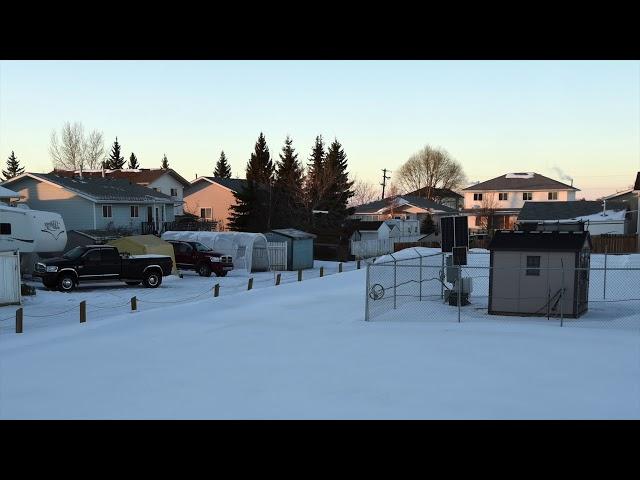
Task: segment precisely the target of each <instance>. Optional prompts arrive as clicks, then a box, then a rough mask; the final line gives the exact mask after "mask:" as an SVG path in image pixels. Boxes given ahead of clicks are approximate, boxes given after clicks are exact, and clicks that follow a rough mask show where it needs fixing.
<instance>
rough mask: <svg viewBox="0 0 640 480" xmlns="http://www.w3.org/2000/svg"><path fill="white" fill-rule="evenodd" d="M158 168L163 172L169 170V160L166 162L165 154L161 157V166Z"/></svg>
mask: <svg viewBox="0 0 640 480" xmlns="http://www.w3.org/2000/svg"><path fill="white" fill-rule="evenodd" d="M160 168H162V169H163V170H167V169H168V168H169V160H167V154H166V153H165V154H164V157H162V164H161V165H160Z"/></svg>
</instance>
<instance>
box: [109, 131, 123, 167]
mask: <svg viewBox="0 0 640 480" xmlns="http://www.w3.org/2000/svg"><path fill="white" fill-rule="evenodd" d="M124 164H125V160H124V157H123V156H121V155H120V144H119V143H118V137H116V141H115V142H113V146H112V147H111V153H110V154H109V158H107V161H106V162H105V168H108V169H110V170H118V169H121V168H122V167H124Z"/></svg>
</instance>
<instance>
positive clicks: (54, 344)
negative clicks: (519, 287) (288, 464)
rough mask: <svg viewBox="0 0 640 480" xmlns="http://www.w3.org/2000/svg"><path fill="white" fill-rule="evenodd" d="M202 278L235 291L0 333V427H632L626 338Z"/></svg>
mask: <svg viewBox="0 0 640 480" xmlns="http://www.w3.org/2000/svg"><path fill="white" fill-rule="evenodd" d="M293 275H295V273H293ZM196 280H198V283H201V282H200V281H201V280H204V279H200V278H199V277H194V279H193V281H194V282H195V281H196ZM218 280H223V281H224V280H229V281H238V282H240V283H239V285H238V286H237V288H238V290H237V293H235V294H227V295H224V296H221V297H220V298H216V299H214V298H212V297H211V296H210V295H206V296H203V297H202V299H194V300H193V301H191V302H188V303H182V304H178V305H168V304H167V305H162V306H161V307H160V308H156V309H150V308H149V309H147V308H145V306H144V300H143V302H142V303H141V310H140V311H139V312H136V313H131V312H129V311H128V309H125V308H115V307H114V309H113V311H112V312H111V315H110V316H108V317H106V316H105V317H102V318H100V319H98V320H95V319H94V318H93V317H91V315H89V321H88V322H87V323H86V324H82V325H80V324H78V323H77V321H74V322H72V323H65V322H63V323H60V324H57V325H56V326H55V328H54V327H51V328H44V327H43V328H37V327H36V326H33V328H31V329H28V324H26V325H25V333H24V334H22V335H17V334H10V335H9V334H3V335H0V418H3V419H9V418H101V419H105V418H171V419H173V418H180V419H182V418H242V419H244V418H254V419H263V418H265V419H266V418H313V419H324V418H372V419H380V418H407V419H411V418H457V419H468V418H480V419H496V418H497V419H506V418H534V419H535V418H561V419H562V418H572V419H575V418H603V419H611V418H618V419H620V418H635V419H637V418H640V335H638V333H637V332H630V331H628V330H624V329H601V328H583V329H570V328H557V327H555V326H550V325H540V324H537V323H535V322H533V323H532V322H522V323H520V322H510V323H501V322H496V321H491V318H488V317H489V316H488V315H481V314H478V315H477V318H476V321H467V322H463V323H457V322H456V320H455V316H454V315H452V307H449V306H448V305H443V304H438V308H439V309H440V310H439V311H438V314H437V315H433V316H432V317H430V318H428V319H424V318H415V319H411V318H408V319H407V320H405V321H403V320H400V321H393V322H387V321H374V322H364V321H363V312H364V298H365V296H364V284H365V270H364V269H363V270H359V271H353V270H352V271H348V272H346V273H342V274H338V275H330V276H327V277H325V278H314V279H310V280H307V281H304V282H301V283H298V282H296V281H295V278H294V279H293V280H294V281H292V282H289V283H285V284H284V285H281V286H278V287H274V288H255V289H254V290H252V291H250V292H246V291H241V290H243V289H242V288H241V287H242V285H243V284H244V285H246V284H245V283H244V282H245V281H246V277H243V278H240V277H238V278H234V277H229V278H228V279H213V278H212V279H207V280H206V281H208V282H210V283H211V284H213V283H215V282H216V281H218ZM175 281H176V282H178V281H179V280H178V279H176V280H175ZM183 281H185V279H183ZM186 281H190V280H186ZM171 283H172V282H171V281H170V282H167V283H166V284H165V285H166V287H167V288H166V289H162V288H161V289H157V290H151V291H152V292H160V294H162V292H164V294H163V295H164V299H168V292H170V291H171V290H169V287H170V286H171ZM220 283H221V285H224V284H223V282H220ZM258 283H259V282H258ZM265 283H266V281H265ZM185 285H186V283H185ZM229 289H231V285H229ZM125 290H126V294H125V293H124V292H123V291H122V290H121V289H120V290H117V292H119V293H117V295H119V294H121V295H122V296H123V297H124V298H125V299H126V298H127V297H128V296H129V289H125ZM132 290H135V289H132ZM107 291H108V289H105V292H107ZM146 292H147V291H143V292H141V293H146ZM41 293H42V292H38V295H40V294H41ZM111 293H113V294H116V290H115V289H114V290H113V291H111ZM185 293H186V292H185ZM60 295H62V294H60ZM72 295H75V294H72ZM163 295H161V296H160V297H155V298H156V300H158V301H160V299H162V298H163ZM44 296H45V295H42V297H44ZM42 297H41V298H42ZM36 298H37V297H36ZM142 298H143V299H144V297H142ZM76 300H77V299H76ZM119 301H120V299H119V298H115V297H114V300H113V303H114V304H117V303H118V302H119ZM105 303H106V302H105ZM32 307H33V308H35V306H32ZM105 308H106V307H105ZM51 309H52V310H53V306H52V307H51ZM25 311H26V309H25ZM636 315H637V316H639V317H640V311H639V312H637V313H636ZM76 320H77V318H76Z"/></svg>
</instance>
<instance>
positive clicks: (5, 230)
mask: <svg viewBox="0 0 640 480" xmlns="http://www.w3.org/2000/svg"><path fill="white" fill-rule="evenodd" d="M0 235H11V224H10V223H0Z"/></svg>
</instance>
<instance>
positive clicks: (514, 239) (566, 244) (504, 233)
mask: <svg viewBox="0 0 640 480" xmlns="http://www.w3.org/2000/svg"><path fill="white" fill-rule="evenodd" d="M585 242H588V244H589V247H591V235H590V234H589V232H588V231H587V232H557V231H554V232H523V231H512V230H498V231H496V233H495V234H494V236H493V239H492V240H491V243H490V244H489V250H527V251H558V252H562V251H565V252H566V251H570V252H575V251H579V250H582V247H583V246H584V243H585Z"/></svg>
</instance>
